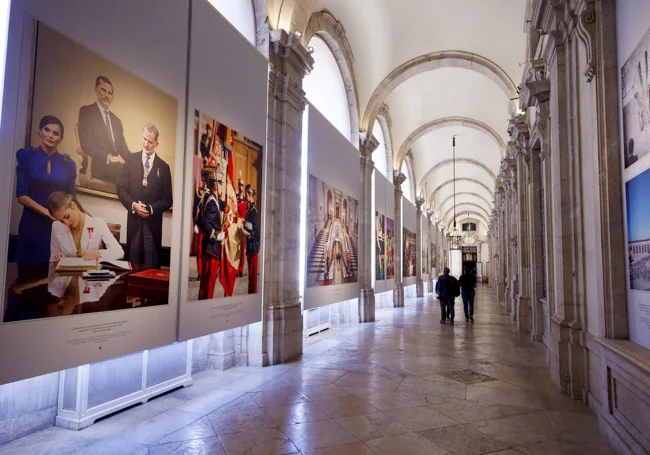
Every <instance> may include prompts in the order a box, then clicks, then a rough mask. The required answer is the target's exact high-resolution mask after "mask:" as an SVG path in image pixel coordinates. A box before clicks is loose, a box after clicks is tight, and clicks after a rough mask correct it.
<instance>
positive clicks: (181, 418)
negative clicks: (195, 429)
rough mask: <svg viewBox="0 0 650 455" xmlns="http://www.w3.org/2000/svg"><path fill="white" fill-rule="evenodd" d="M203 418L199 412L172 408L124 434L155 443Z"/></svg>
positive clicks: (140, 440) (135, 439)
mask: <svg viewBox="0 0 650 455" xmlns="http://www.w3.org/2000/svg"><path fill="white" fill-rule="evenodd" d="M201 418H202V416H200V415H198V414H193V413H191V412H184V411H177V410H175V409H170V410H169V411H167V412H163V413H162V414H159V415H157V416H156V417H154V418H153V419H149V420H145V421H144V422H142V423H140V424H139V425H135V426H134V427H131V428H129V429H128V430H126V431H124V432H123V433H122V434H123V435H124V437H126V438H128V439H133V440H134V441H136V442H139V443H141V444H153V443H154V442H156V441H158V440H159V439H162V438H163V437H165V436H167V435H169V434H171V433H174V432H175V431H177V430H180V429H181V428H183V427H185V426H187V425H189V424H190V423H192V422H196V421H197V420H199V419H201Z"/></svg>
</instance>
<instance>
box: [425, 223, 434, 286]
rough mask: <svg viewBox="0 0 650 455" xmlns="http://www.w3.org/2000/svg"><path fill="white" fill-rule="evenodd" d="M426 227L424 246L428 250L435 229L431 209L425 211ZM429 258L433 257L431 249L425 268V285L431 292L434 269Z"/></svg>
mask: <svg viewBox="0 0 650 455" xmlns="http://www.w3.org/2000/svg"><path fill="white" fill-rule="evenodd" d="M427 229H428V230H429V241H428V242H427V244H426V245H425V248H427V249H429V250H430V249H431V244H432V243H434V242H433V241H432V238H433V237H432V236H434V235H435V233H436V230H435V229H434V226H433V210H429V212H427ZM431 259H433V258H432V257H431V251H429V263H428V264H427V270H429V284H428V285H427V289H428V292H433V290H434V288H433V274H434V270H433V267H432V266H431Z"/></svg>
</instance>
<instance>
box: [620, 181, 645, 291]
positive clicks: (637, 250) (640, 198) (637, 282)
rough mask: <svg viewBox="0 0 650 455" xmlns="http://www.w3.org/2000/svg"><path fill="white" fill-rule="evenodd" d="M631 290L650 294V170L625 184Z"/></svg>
mask: <svg viewBox="0 0 650 455" xmlns="http://www.w3.org/2000/svg"><path fill="white" fill-rule="evenodd" d="M625 189H626V193H627V249H628V260H629V261H630V288H631V289H634V290H635V291H650V210H648V194H649V193H650V169H648V170H646V171H645V172H643V173H642V174H639V175H637V176H636V177H634V178H633V179H632V180H630V181H628V182H627V183H626V184H625Z"/></svg>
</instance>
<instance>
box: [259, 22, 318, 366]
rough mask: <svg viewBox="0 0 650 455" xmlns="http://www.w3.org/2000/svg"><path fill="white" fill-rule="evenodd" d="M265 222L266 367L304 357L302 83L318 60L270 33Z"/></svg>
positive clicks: (283, 35)
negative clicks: (299, 284) (300, 274)
mask: <svg viewBox="0 0 650 455" xmlns="http://www.w3.org/2000/svg"><path fill="white" fill-rule="evenodd" d="M269 60H270V62H271V66H270V71H269V91H268V97H269V102H268V109H269V116H268V139H267V140H268V142H267V148H266V153H267V171H266V182H267V187H266V192H267V193H266V196H267V197H266V207H265V210H266V220H265V226H264V235H265V241H264V244H265V255H264V313H263V314H264V330H263V339H264V354H263V356H264V359H263V362H262V363H263V364H264V365H268V364H270V365H275V364H278V363H284V362H286V361H288V360H291V359H292V358H295V357H297V356H299V355H300V354H301V353H302V330H303V322H302V314H301V308H300V296H299V286H298V274H299V270H298V267H299V263H300V247H299V239H300V171H301V169H300V165H301V155H302V146H301V135H302V116H303V111H304V109H305V103H306V100H305V93H304V92H303V90H302V81H303V77H304V76H305V74H306V73H307V72H308V71H310V70H311V68H312V66H313V64H314V60H313V59H312V57H311V55H310V54H309V52H308V51H307V49H305V47H304V46H302V44H300V40H299V39H298V38H297V37H296V36H295V35H294V34H291V33H287V32H286V31H285V30H273V31H271V33H270V46H269Z"/></svg>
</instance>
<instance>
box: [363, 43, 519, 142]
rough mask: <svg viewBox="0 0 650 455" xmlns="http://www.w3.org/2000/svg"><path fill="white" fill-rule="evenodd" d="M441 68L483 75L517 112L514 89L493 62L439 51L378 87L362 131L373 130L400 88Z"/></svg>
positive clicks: (393, 74)
mask: <svg viewBox="0 0 650 455" xmlns="http://www.w3.org/2000/svg"><path fill="white" fill-rule="evenodd" d="M440 68H464V69H467V70H470V71H475V72H477V73H479V74H482V75H483V76H485V77H487V78H488V79H490V80H492V81H493V82H494V83H496V84H497V85H498V86H499V88H501V90H502V91H503V93H504V94H505V95H506V96H507V97H508V98H509V99H510V109H511V111H512V112H516V109H515V105H514V102H513V101H512V100H513V99H514V98H517V97H518V96H519V95H518V93H517V86H516V85H515V83H514V82H513V81H512V79H511V78H510V76H508V74H507V73H506V72H505V71H504V70H503V69H502V68H501V67H500V66H499V65H497V64H496V63H494V62H493V61H492V60H489V59H487V58H485V57H482V56H480V55H478V54H473V53H471V52H465V51H454V50H450V51H438V52H432V53H429V54H424V55H420V56H418V57H415V58H414V59H411V60H409V61H408V62H405V63H403V64H402V65H400V66H399V67H397V68H395V69H394V70H393V71H391V73H390V74H389V75H388V76H386V77H385V78H384V80H383V81H381V82H380V83H379V85H378V86H377V88H375V91H374V92H373V94H372V96H371V97H370V100H369V101H368V106H367V107H366V111H365V112H364V114H363V119H362V121H361V129H362V130H363V131H368V128H370V127H372V125H373V123H374V121H375V117H376V116H377V112H378V110H379V108H380V106H381V105H382V104H383V103H384V102H385V101H386V99H387V98H388V95H390V94H391V93H392V92H393V90H395V88H397V87H398V86H399V85H400V84H402V83H403V82H406V81H407V80H408V79H410V78H412V77H414V76H416V75H418V74H421V73H424V72H426V71H433V70H437V69H440Z"/></svg>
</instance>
